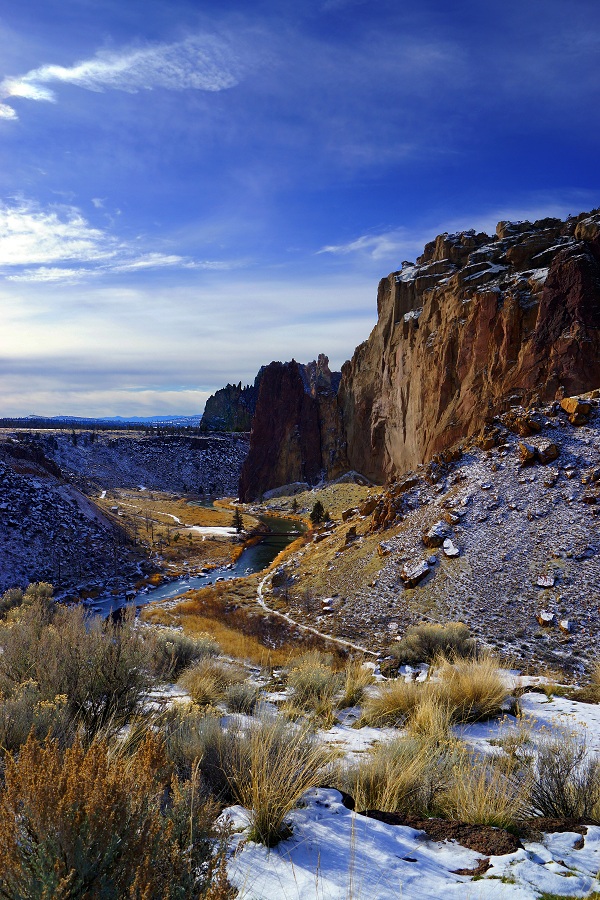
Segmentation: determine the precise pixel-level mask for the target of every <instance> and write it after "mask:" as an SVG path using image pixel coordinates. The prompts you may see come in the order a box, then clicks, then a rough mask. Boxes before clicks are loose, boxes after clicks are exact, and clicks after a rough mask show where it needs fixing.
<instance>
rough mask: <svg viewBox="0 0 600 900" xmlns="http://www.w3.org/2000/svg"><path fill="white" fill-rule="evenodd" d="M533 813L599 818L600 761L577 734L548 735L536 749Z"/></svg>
mask: <svg viewBox="0 0 600 900" xmlns="http://www.w3.org/2000/svg"><path fill="white" fill-rule="evenodd" d="M531 811H532V812H533V814H534V815H538V816H550V817H551V818H557V819H577V820H579V821H583V820H587V821H590V820H591V821H594V822H598V821H600V760H598V759H597V758H596V757H591V756H589V755H588V753H587V750H586V746H585V741H584V740H583V739H581V738H579V737H577V736H576V735H572V734H562V735H560V737H555V738H548V739H546V740H544V741H542V742H541V743H540V744H539V745H538V748H537V757H536V759H535V764H534V776H533V783H532V786H531Z"/></svg>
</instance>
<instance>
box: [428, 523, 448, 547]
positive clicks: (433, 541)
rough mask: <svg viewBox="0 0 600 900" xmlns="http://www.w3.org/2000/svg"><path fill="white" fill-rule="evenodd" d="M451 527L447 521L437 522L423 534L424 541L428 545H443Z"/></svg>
mask: <svg viewBox="0 0 600 900" xmlns="http://www.w3.org/2000/svg"><path fill="white" fill-rule="evenodd" d="M449 531H450V529H449V528H448V525H447V523H446V522H436V523H435V525H432V526H431V528H430V529H429V531H426V532H424V533H423V535H422V539H423V543H424V544H425V546H426V547H441V546H442V544H443V543H444V540H445V539H446V538H447V537H448V534H449Z"/></svg>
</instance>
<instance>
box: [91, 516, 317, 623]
mask: <svg viewBox="0 0 600 900" xmlns="http://www.w3.org/2000/svg"><path fill="white" fill-rule="evenodd" d="M259 519H260V521H261V522H262V523H263V525H266V526H267V528H268V529H269V533H268V534H266V535H265V536H264V537H263V538H262V539H261V541H260V543H258V544H254V545H253V546H252V547H247V548H246V549H245V550H244V551H243V552H242V554H241V556H240V558H239V559H238V560H237V562H235V563H233V564H232V565H231V566H230V567H224V568H218V569H212V570H211V571H210V572H208V573H207V574H206V575H203V576H187V577H185V578H177V579H175V580H174V581H169V582H168V583H167V584H163V585H161V586H160V587H157V588H154V589H153V590H145V591H140V592H139V593H138V594H136V595H135V597H134V598H133V599H132V600H130V601H126V600H125V598H124V597H98V598H97V599H96V600H94V601H92V602H91V603H90V606H91V608H92V609H93V611H94V612H96V613H99V614H100V615H104V616H108V615H110V613H111V612H112V611H114V610H116V609H120V608H121V607H123V606H125V605H126V603H127V602H130V603H134V604H135V606H136V607H139V606H145V605H146V604H147V603H154V602H155V601H157V600H169V599H172V598H174V597H179V596H181V594H185V593H186V591H190V590H198V589H199V588H203V587H206V586H207V585H208V584H214V583H215V581H217V580H219V581H223V580H225V581H228V580H229V579H231V578H239V577H240V576H242V575H252V574H253V573H254V572H261V571H262V570H263V569H266V568H267V566H269V565H270V564H271V563H272V562H273V560H274V559H275V557H276V556H277V554H278V553H280V552H281V550H283V549H284V548H285V547H287V546H288V544H291V542H292V541H295V540H296V538H297V537H300V535H301V534H303V533H304V532H305V531H306V527H305V526H304V525H302V523H300V522H298V521H297V520H296V519H283V518H280V517H279V516H259Z"/></svg>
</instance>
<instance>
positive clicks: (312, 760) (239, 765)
mask: <svg viewBox="0 0 600 900" xmlns="http://www.w3.org/2000/svg"><path fill="white" fill-rule="evenodd" d="M330 760H331V752H330V751H329V750H328V749H327V748H326V747H324V746H323V745H322V744H320V743H319V742H317V741H316V740H315V738H314V737H313V736H312V734H311V733H310V731H309V730H308V728H307V727H295V728H294V727H291V726H289V725H286V724H285V723H284V722H283V721H282V720H281V719H277V718H262V719H259V720H256V721H255V722H254V723H253V724H252V726H251V727H250V728H249V729H248V730H247V731H246V732H244V733H242V732H238V734H237V735H236V737H235V740H234V741H233V742H232V744H231V745H230V746H229V747H228V758H227V759H224V760H222V764H223V767H224V770H225V772H226V776H227V778H228V780H229V783H230V786H231V790H232V792H233V794H234V796H235V798H236V800H237V802H238V803H241V804H242V806H245V807H246V809H248V810H249V813H250V835H249V836H250V839H251V840H255V841H258V842H260V843H262V844H266V846H268V847H272V846H274V845H275V844H276V843H278V841H279V840H281V838H282V837H284V836H285V835H286V833H287V828H286V823H285V817H286V816H287V814H288V813H289V812H290V810H292V809H293V808H294V806H295V805H296V804H297V802H298V801H299V800H300V798H301V796H302V795H303V794H304V793H305V792H306V791H307V790H309V789H310V788H312V787H316V786H317V785H318V784H320V783H321V782H322V781H323V778H324V777H325V772H326V770H327V767H328V765H329V763H330Z"/></svg>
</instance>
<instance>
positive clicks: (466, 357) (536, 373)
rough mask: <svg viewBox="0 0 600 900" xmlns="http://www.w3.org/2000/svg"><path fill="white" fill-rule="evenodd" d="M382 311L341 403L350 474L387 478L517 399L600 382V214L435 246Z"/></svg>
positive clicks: (385, 289)
mask: <svg viewBox="0 0 600 900" xmlns="http://www.w3.org/2000/svg"><path fill="white" fill-rule="evenodd" d="M377 308H378V322H377V325H376V326H375V328H374V329H373V331H372V333H371V335H370V337H369V338H368V340H367V341H365V342H364V343H363V344H361V345H360V346H359V347H358V348H357V349H356V351H355V353H354V356H353V357H352V360H351V361H350V362H347V363H345V365H344V367H343V369H342V381H341V385H340V389H339V395H338V402H339V407H340V411H341V421H342V434H343V438H342V439H345V440H346V441H347V457H348V463H349V465H350V466H351V468H353V469H356V470H358V471H360V472H362V473H363V474H364V475H366V476H367V477H369V478H371V479H372V480H374V481H385V480H386V479H389V478H390V477H392V476H393V475H394V474H396V473H399V472H402V471H405V470H407V469H409V468H412V467H414V466H415V465H418V464H419V463H421V462H423V461H427V460H428V459H430V458H431V457H432V456H433V455H434V454H435V453H437V452H439V451H440V450H442V449H444V448H445V447H448V446H451V445H452V444H453V443H455V442H456V441H458V440H460V439H461V438H463V437H465V436H468V435H469V434H472V433H474V432H475V431H477V430H478V429H479V428H481V427H482V425H483V424H484V423H485V422H486V420H487V419H489V418H490V417H491V416H493V415H494V414H496V413H499V412H502V411H504V410H505V409H507V407H508V406H510V405H511V404H513V403H515V402H521V403H525V404H527V403H528V402H538V401H542V402H543V401H546V400H550V399H554V398H555V397H561V396H562V395H563V394H575V393H578V392H582V391H586V390H590V389H593V388H596V387H598V386H599V385H600V213H599V211H598V210H596V211H595V212H594V213H593V214H586V213H584V214H582V215H580V216H578V217H575V218H571V219H568V220H567V221H566V222H562V221H560V220H559V219H543V220H540V221H538V222H535V223H533V224H532V223H529V222H523V223H516V224H515V223H509V222H500V223H499V224H498V226H497V229H496V235H495V236H494V237H488V236H487V235H485V234H476V233H475V232H464V233H460V234H444V235H440V236H439V237H438V238H436V240H435V241H432V242H431V243H430V244H428V245H427V246H426V247H425V251H424V253H423V255H422V256H420V257H419V258H418V260H417V262H416V263H415V264H412V263H404V264H403V266H402V269H401V270H399V271H397V272H393V273H392V274H391V275H389V276H388V277H387V278H384V279H383V280H382V281H381V282H380V284H379V290H378V295H377Z"/></svg>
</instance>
